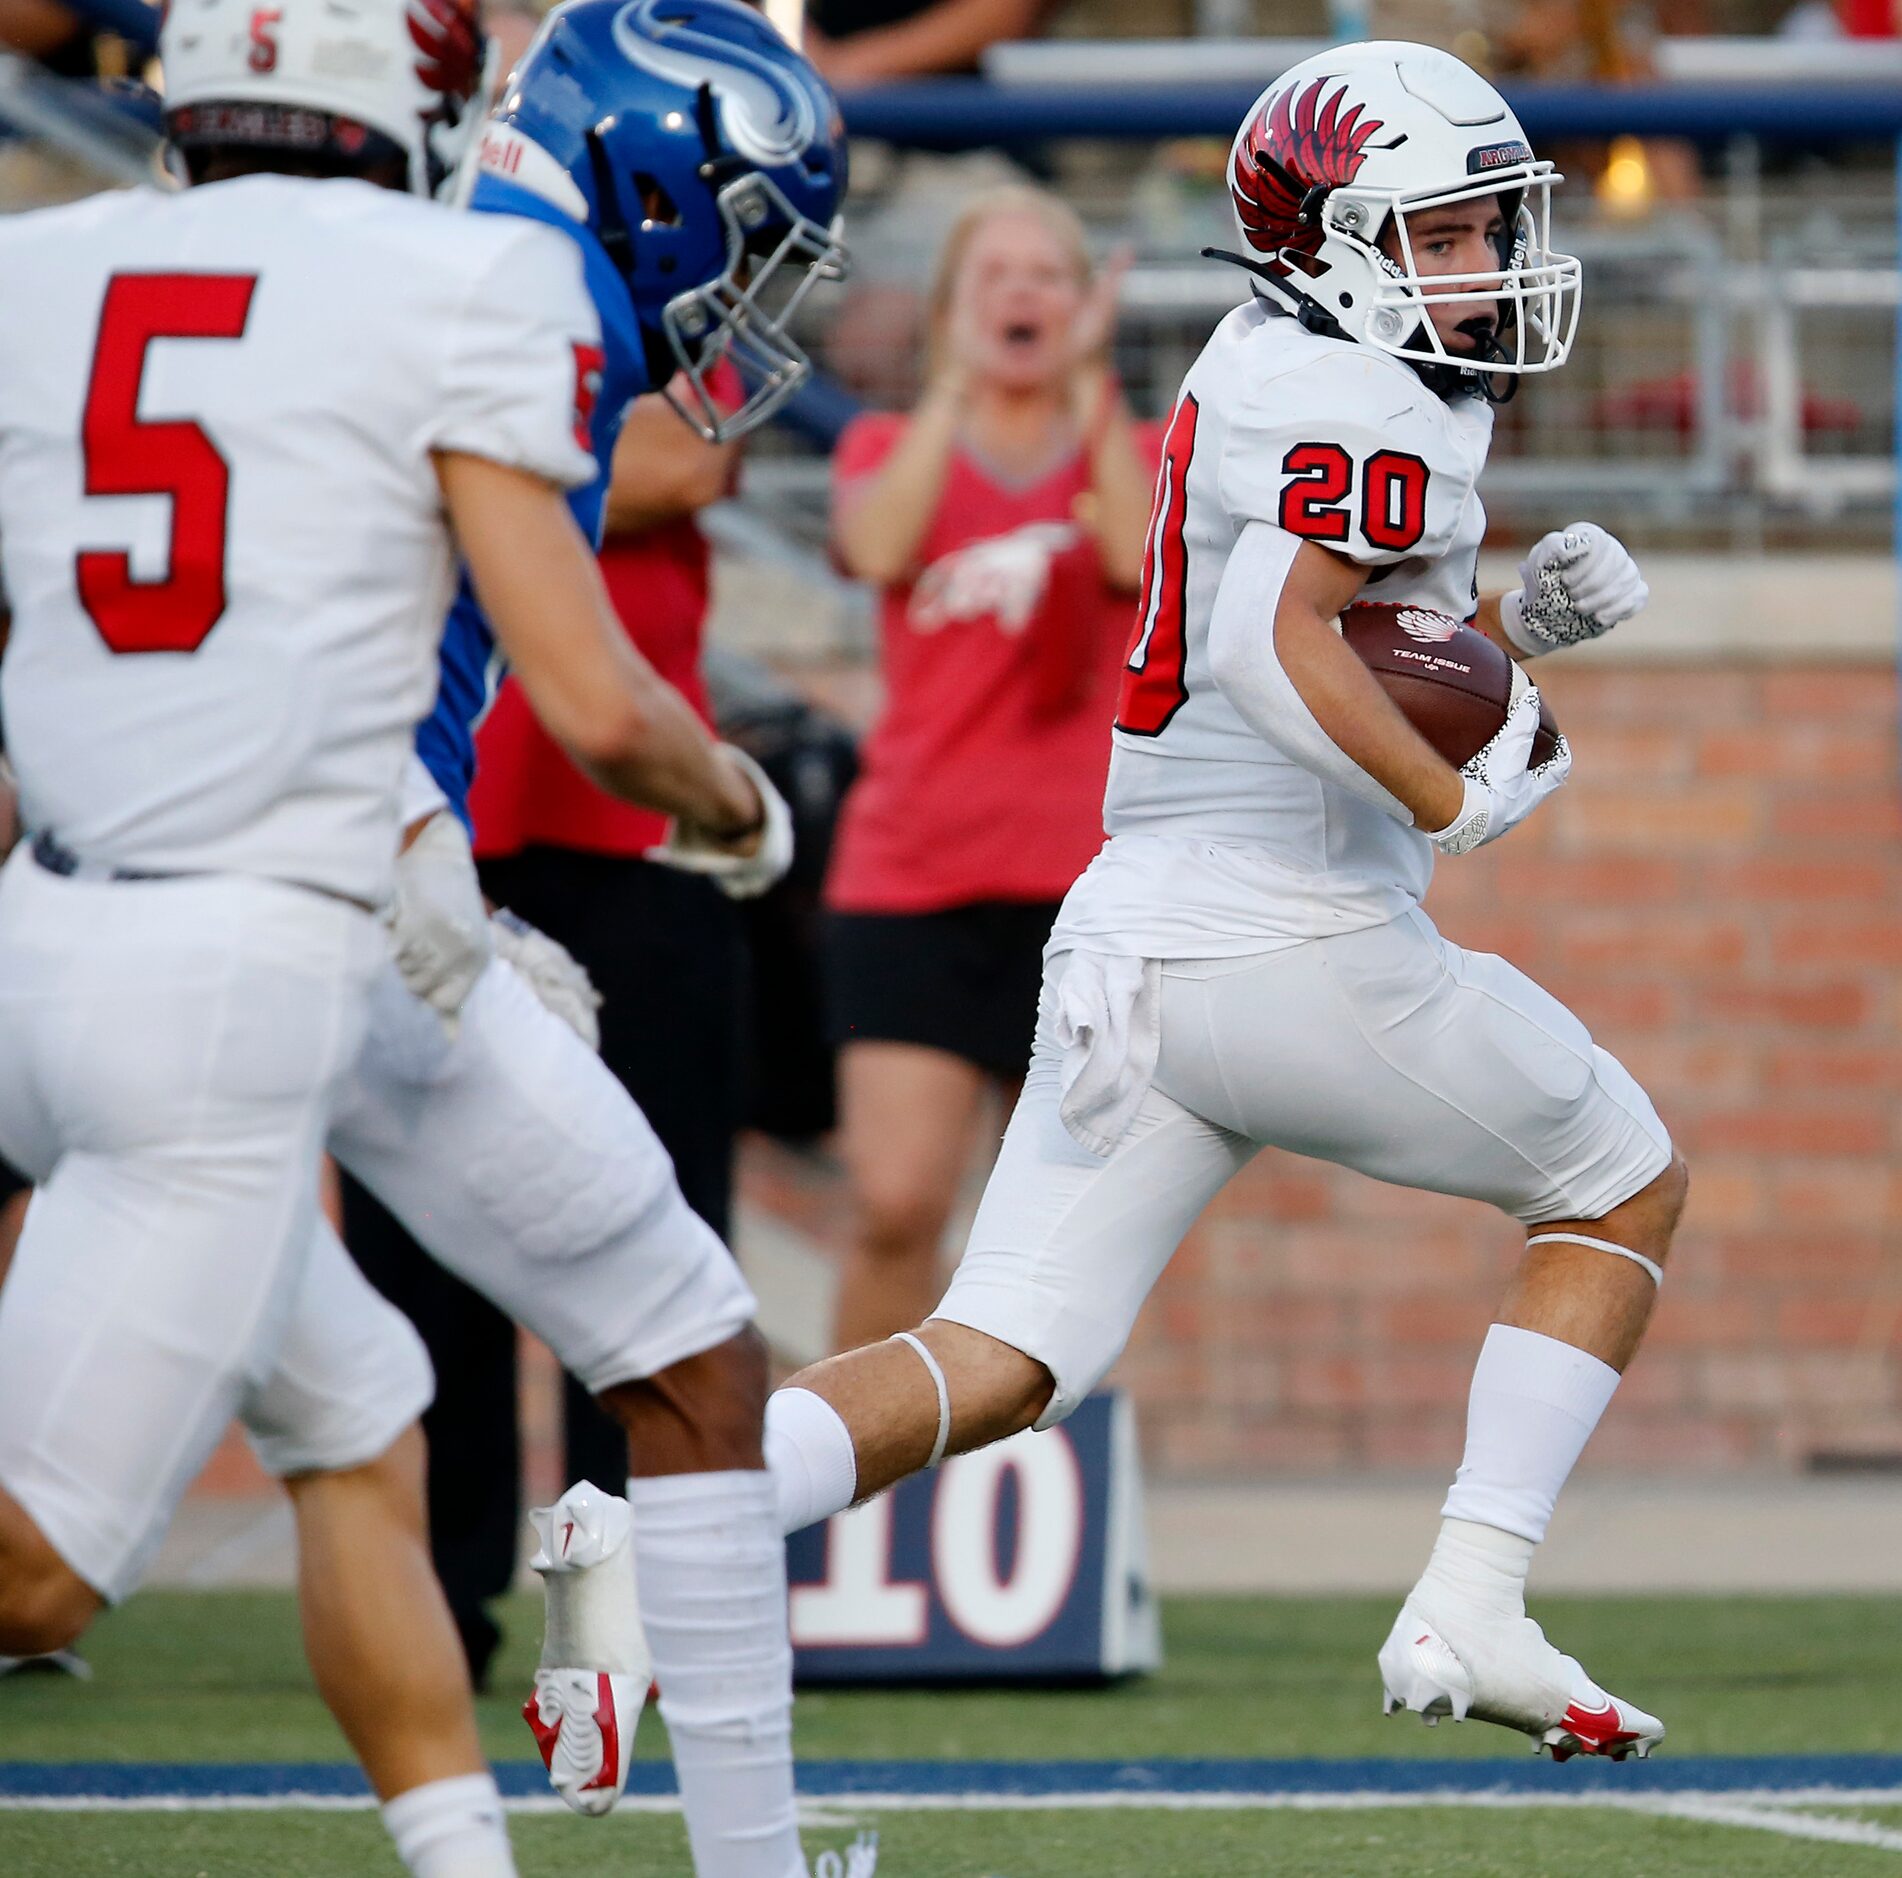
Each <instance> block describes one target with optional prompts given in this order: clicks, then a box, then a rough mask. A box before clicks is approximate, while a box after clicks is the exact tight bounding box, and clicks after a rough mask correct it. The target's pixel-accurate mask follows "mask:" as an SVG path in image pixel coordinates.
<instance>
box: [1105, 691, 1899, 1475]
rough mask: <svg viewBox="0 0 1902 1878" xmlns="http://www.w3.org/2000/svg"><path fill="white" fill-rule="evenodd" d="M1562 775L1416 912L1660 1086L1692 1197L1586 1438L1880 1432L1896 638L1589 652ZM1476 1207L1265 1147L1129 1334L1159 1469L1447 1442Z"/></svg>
mask: <svg viewBox="0 0 1902 1878" xmlns="http://www.w3.org/2000/svg"><path fill="white" fill-rule="evenodd" d="M1548 689H1549V693H1550V696H1551V698H1552V701H1553V704H1554V706H1555V708H1556V709H1557V711H1558V712H1559V715H1560V718H1561V721H1562V722H1563V723H1564V724H1565V726H1566V728H1567V729H1568V731H1570V733H1571V734H1572V736H1573V739H1574V741H1575V744H1576V747H1577V752H1578V760H1577V767H1576V768H1575V770H1574V772H1573V778H1572V781H1571V783H1570V785H1569V786H1568V787H1567V789H1566V790H1565V792H1564V793H1563V794H1562V795H1561V796H1559V797H1558V798H1556V799H1555V801H1554V802H1553V803H1552V804H1550V805H1549V806H1548V807H1547V808H1546V809H1545V810H1544V811H1542V813H1541V814H1540V815H1539V816H1538V817H1536V818H1535V819H1534V820H1533V821H1531V822H1529V823H1528V824H1526V826H1525V827H1523V828H1521V829H1520V830H1518V831H1517V832H1515V833H1514V835H1513V836H1512V837H1511V839H1510V840H1509V841H1506V842H1503V843H1501V844H1499V845H1498V846H1497V847H1494V848H1491V849H1488V850H1486V851H1484V852H1482V853H1481V854H1479V855H1476V856H1473V857H1470V858H1468V859H1466V860H1464V861H1458V862H1449V863H1446V864H1443V865H1442V867H1441V868H1440V871H1439V878H1438V880H1437V881H1436V883H1435V886H1434V890H1433V896H1432V899H1431V901H1430V903H1429V904H1430V910H1431V911H1432V913H1433V915H1434V917H1435V919H1436V920H1437V921H1438V922H1439V924H1440V925H1441V927H1442V929H1443V930H1444V931H1445V932H1446V933H1447V934H1448V935H1449V936H1450V937H1452V938H1455V939H1457V940H1458V941H1459V942H1460V943H1462V944H1464V945H1467V946H1470V947H1474V948H1477V949H1482V950H1492V951H1498V952H1502V953H1504V954H1505V955H1506V956H1507V957H1509V958H1510V959H1512V960H1513V961H1514V962H1515V963H1516V964H1518V965H1519V966H1521V967H1522V968H1523V969H1525V970H1526V971H1528V972H1530V973H1531V974H1532V975H1533V976H1534V977H1535V978H1537V979H1538V980H1539V981H1540V982H1541V983H1542V984H1544V985H1545V986H1546V987H1547V988H1548V989H1549V990H1551V991H1552V992H1554V993H1555V994H1556V995H1557V996H1559V997H1560V998H1562V999H1564V1000H1565V1001H1566V1003H1568V1004H1569V1005H1571V1006H1572V1008H1573V1009H1574V1010H1576V1011H1577V1012H1578V1014H1579V1015H1580V1016H1581V1017H1582V1018H1583V1019H1584V1020H1585V1021H1586V1022H1587V1023H1588V1024H1589V1025H1590V1026H1591V1028H1592V1030H1593V1032H1594V1034H1595V1035H1596V1037H1597V1039H1598V1041H1599V1042H1601V1043H1602V1044H1604V1045H1605V1046H1606V1047H1607V1048H1609V1049H1611V1050H1612V1051H1614V1052H1615V1053H1616V1054H1617V1055H1618V1056H1619V1057H1621V1058H1622V1059H1623V1060H1624V1062H1625V1063H1626V1065H1627V1066H1628V1067H1629V1068H1630V1069H1631V1070H1632V1071H1633V1072H1634V1073H1635V1074H1636V1075H1637V1076H1638V1078H1639V1079H1640V1080H1641V1081H1642V1082H1643V1083H1644V1084H1645V1086H1646V1087H1647V1088H1648V1089H1649V1090H1650V1091H1651V1093H1652V1095H1653V1097H1654V1099H1655V1100H1656V1101H1657V1103H1658V1106H1659V1109H1660V1111H1661V1112H1662V1113H1663V1115H1664V1117H1665V1120H1666V1122H1667V1123H1668V1124H1669V1125H1670V1127H1671V1129H1672V1131H1673V1133H1674V1134H1675V1135H1676V1137H1677V1139H1678V1141H1679V1144H1680V1146H1681V1147H1682V1149H1683V1150H1684V1152H1685V1154H1686V1155H1687V1156H1688V1158H1689V1160H1690V1163H1691V1172H1692V1194H1691V1202H1690V1208H1689V1211H1688V1214H1687V1216H1686V1220H1685V1225H1684V1229H1683V1233H1682V1236H1681V1238H1680V1240H1679V1245H1678V1251H1677V1253H1676V1256H1675V1257H1674V1259H1673V1263H1672V1276H1671V1280H1670V1283H1669V1284H1668V1285H1667V1287H1666V1289H1665V1293H1664V1297H1663V1300H1662V1302H1661V1305H1660V1308H1659V1313H1658V1316H1657V1318H1656V1320H1655V1321H1654V1326H1653V1329H1652V1333H1651V1336H1650V1339H1649V1341H1648V1343H1647V1345H1646V1347H1645V1349H1644V1351H1643V1352H1642V1354H1641V1355H1640V1357H1639V1359H1638V1361H1637V1363H1636V1364H1635V1365H1634V1367H1633V1370H1632V1372H1631V1374H1630V1376H1629V1377H1628V1378H1627V1380H1626V1382H1625V1385H1624V1386H1623V1388H1622V1389H1621V1390H1620V1392H1619V1396H1618V1399H1617V1402H1616V1404H1615V1405H1614V1407H1613V1410H1612V1412H1611V1414H1610V1415H1609V1416H1608V1417H1607V1419H1606V1421H1605V1424H1604V1426H1603V1428H1602V1429H1601V1431H1600V1433H1599V1435H1598V1437H1597V1440H1596V1441H1595V1442H1594V1444H1593V1448H1592V1453H1591V1460H1592V1464H1595V1465H1600V1466H1603V1465H1611V1466H1626V1467H1639V1468H1670V1467H1679V1466H1695V1467H1705V1466H1709V1467H1741V1466H1748V1465H1763V1464H1771V1465H1775V1464H1798V1463H1800V1462H1802V1461H1803V1460H1804V1458H1805V1457H1806V1456H1808V1455H1809V1454H1811V1453H1812V1452H1815V1451H1818V1450H1830V1451H1844V1450H1847V1451H1852V1452H1871V1451H1874V1452H1887V1451H1892V1452H1895V1453H1898V1454H1902V1152H1899V1150H1902V785H1899V784H1898V777H1897V751H1896V744H1895V722H1896V710H1897V697H1896V689H1895V683H1894V678H1893V674H1892V672H1891V671H1890V670H1889V669H1888V668H1887V667H1886V666H1879V665H1874V664H1870V665H1867V666H1841V665H1834V666H1813V667H1811V666H1801V665H1795V666H1792V665H1781V666H1777V667H1773V668H1759V669H1754V670H1753V669H1747V668H1742V667H1738V666H1735V665H1733V666H1730V667H1728V668H1726V667H1722V666H1719V667H1710V666H1704V667H1699V668H1695V669H1692V668H1676V669H1672V668H1659V667H1649V666H1647V667H1635V666H1634V667H1619V666H1615V665H1588V666H1587V665H1581V666H1575V667H1574V668H1573V669H1571V670H1568V671H1562V672H1554V673H1553V674H1552V675H1551V681H1550V684H1549V687H1548ZM1518 1244H1519V1236H1518V1233H1517V1230H1516V1229H1515V1228H1514V1227H1513V1226H1512V1224H1511V1223H1510V1222H1508V1221H1505V1220H1503V1219H1501V1218H1500V1217H1499V1216H1497V1215H1495V1214H1493V1213H1491V1212H1490V1211H1489V1210H1487V1209H1485V1208H1483V1207H1479V1206H1475V1205H1473V1204H1471V1203H1467V1202H1462V1201H1457V1200H1448V1199H1444V1198H1441V1197H1438V1196H1432V1195H1424V1194H1412V1193H1406V1192H1401V1191H1398V1190H1396V1189H1392V1188H1383V1187H1380V1186H1377V1185H1376V1184H1374V1183H1373V1182H1371V1181H1367V1180H1364V1179H1361V1178H1360V1177H1358V1176H1356V1175H1352V1174H1346V1173H1341V1172H1338V1171H1336V1170H1333V1169H1330V1168H1325V1167H1321V1166H1319V1165H1317V1164H1315V1163H1312V1162H1306V1161H1300V1160H1296V1159H1293V1158H1292V1157H1289V1156H1286V1155H1281V1154H1277V1153H1273V1152H1270V1153H1266V1154H1263V1155H1262V1156H1260V1157H1259V1159H1258V1160H1257V1161H1256V1162H1255V1163H1254V1165H1253V1166H1251V1167H1250V1168H1249V1169H1248V1170H1247V1171H1246V1172H1245V1173H1244V1174H1243V1175H1242V1177H1241V1178H1240V1179H1239V1180H1237V1181H1236V1182H1234V1183H1233V1184H1232V1185H1231V1187H1230V1188H1229V1189H1228V1191H1227V1192H1226V1193H1224V1194H1223V1195H1222V1196H1221V1198H1220V1199H1219V1200H1218V1202H1217V1203H1216V1205H1215V1206H1214V1207H1213V1208H1212V1209H1211V1210H1210V1212H1209V1214H1208V1215H1207V1216H1206V1217H1205V1218H1204V1220H1203V1221H1202V1223H1201V1225H1200V1226H1199V1227H1198V1228H1197V1230H1196V1232H1195V1233H1194V1235H1193V1236H1192V1237H1191V1239H1190V1240H1189V1241H1188V1243H1187V1244H1186V1245H1185V1246H1184V1247H1183V1249H1182V1251H1181V1253H1180V1254H1179V1255H1178V1257H1177V1259H1176V1262H1175V1264H1174V1266H1173V1267H1172V1268H1171V1270H1170V1271H1169V1273H1168V1274H1167V1276H1166V1277H1165V1278H1164V1280H1163V1282H1162V1284H1161V1286H1160V1287H1159V1289H1158V1291H1157V1293H1156V1296H1155V1299H1154V1300H1153V1303H1152V1306H1151V1310H1150V1314H1149V1317H1148V1320H1147V1322H1146V1323H1145V1324H1144V1325H1143V1326H1142V1327H1141V1328H1140V1329H1139V1331H1138V1333H1137V1336H1136V1340H1135V1342H1134V1344H1133V1345H1132V1347H1131V1351H1130V1354H1129V1356H1128V1357H1127V1358H1126V1359H1125V1363H1124V1367H1123V1371H1122V1376H1123V1379H1124V1380H1126V1381H1128V1382H1129V1383H1130V1384H1131V1385H1132V1386H1133V1387H1134V1388H1135V1389H1136V1390H1137V1392H1138V1394H1139V1397H1140V1398H1141V1401H1142V1404H1143V1429H1144V1446H1145V1450H1146V1452H1147V1454H1148V1456H1149V1458H1150V1460H1151V1463H1152V1464H1153V1465H1156V1466H1158V1467H1160V1468H1162V1469H1165V1470H1170V1471H1178V1472H1191V1473H1214V1472H1234V1471H1243V1472H1247V1471H1270V1470H1276V1469H1288V1470H1310V1469H1312V1470H1319V1469H1331V1468H1335V1467H1340V1466H1344V1465H1346V1466H1368V1467H1414V1466H1422V1465H1426V1466H1432V1467H1435V1468H1438V1467H1445V1466H1448V1465H1449V1464H1450V1463H1451V1461H1452V1460H1453V1459H1454V1458H1455V1457H1456V1456H1457V1453H1458V1447H1459V1431H1460V1425H1461V1417H1462V1411H1463V1401H1464V1392H1465V1386H1466V1380H1467V1377H1468V1374H1469V1371H1470V1367H1471V1363H1472V1357H1473V1353H1474V1351H1475V1349H1476V1348H1477V1345H1478V1342H1479V1339H1480V1337H1481V1336H1482V1335H1483V1333H1484V1329H1485V1326H1486V1323H1487V1322H1488V1320H1489V1316H1490V1310H1491V1305H1492V1302H1493V1300H1494V1298H1495V1296H1496V1295H1497V1291H1498V1287H1499V1284H1500V1281H1501V1279H1502V1277H1503V1275H1504V1274H1505V1272H1506V1271H1507V1270H1508V1269H1509V1267H1510V1265H1511V1263H1512V1261H1513V1259H1514V1258H1515V1256H1516V1253H1517V1247H1518Z"/></svg>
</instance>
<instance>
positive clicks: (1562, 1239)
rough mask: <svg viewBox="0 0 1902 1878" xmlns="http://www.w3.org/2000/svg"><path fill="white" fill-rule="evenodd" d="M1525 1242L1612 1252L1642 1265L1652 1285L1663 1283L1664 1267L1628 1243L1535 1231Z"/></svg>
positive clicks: (1574, 1233) (1577, 1233) (1571, 1234)
mask: <svg viewBox="0 0 1902 1878" xmlns="http://www.w3.org/2000/svg"><path fill="white" fill-rule="evenodd" d="M1526 1244H1527V1245H1528V1246H1535V1245H1584V1246H1590V1247H1591V1249H1592V1250H1593V1251H1594V1252H1613V1253H1616V1254H1617V1256H1618V1257H1619V1258H1621V1259H1629V1260H1630V1261H1631V1262H1632V1264H1634V1265H1642V1266H1643V1267H1644V1268H1645V1270H1646V1271H1648V1272H1649V1273H1650V1274H1651V1282H1652V1283H1653V1284H1654V1285H1661V1284H1663V1283H1664V1267H1663V1266H1662V1265H1660V1264H1658V1263H1657V1262H1656V1261H1655V1260H1653V1259H1648V1258H1646V1257H1645V1255H1644V1254H1643V1253H1642V1252H1634V1251H1632V1249H1631V1248H1630V1246H1628V1245H1614V1244H1613V1243H1612V1242H1611V1241H1610V1240H1609V1239H1588V1238H1586V1237H1585V1235H1584V1234H1583V1233H1582V1232H1535V1233H1534V1234H1533V1235H1532V1236H1531V1237H1530V1238H1529V1239H1527V1241H1526Z"/></svg>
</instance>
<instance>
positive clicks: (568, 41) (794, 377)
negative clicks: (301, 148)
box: [481, 0, 846, 442]
mask: <svg viewBox="0 0 1902 1878" xmlns="http://www.w3.org/2000/svg"><path fill="white" fill-rule="evenodd" d="M496 123H497V125H498V126H500V127H502V128H501V129H500V130H499V131H498V133H497V138H496V139H495V140H491V143H490V145H489V147H488V148H487V149H486V150H485V153H484V156H483V157H482V159H481V164H482V167H484V168H487V169H490V170H494V171H497V172H499V173H502V174H505V175H507V176H509V177H510V179H511V180H514V181H517V182H519V183H521V184H523V185H524V186H526V187H528V188H530V189H534V190H536V191H537V192H538V193H541V194H543V195H545V196H547V197H548V198H549V199H550V200H553V201H556V202H558V203H559V204H560V205H561V206H563V207H565V208H566V209H567V210H568V211H569V212H570V213H571V214H574V215H576V217H577V219H580V220H584V221H585V222H586V224H587V226H588V227H589V229H590V230H591V231H592V232H593V234H594V235H595V237H596V239H597V240H598V241H599V242H600V243H601V246H602V248H603V250H604V252H605V253H606V254H607V257H608V259H609V261H610V262H611V263H612V264H613V266H614V268H615V270H616V271H617V272H618V273H619V274H620V276H621V278H622V279H623V280H624V281H625V282H626V284H627V287H628V292H629V295H630V297H631V298H632V301H633V305H634V312H635V316H636V319H637V320H638V321H639V324H640V328H641V333H642V338H643V340H644V342H645V345H646V350H647V358H648V367H649V371H650V373H651V375H652V376H653V378H654V380H655V383H656V384H657V385H659V386H660V387H662V388H663V389H664V390H665V391H666V393H667V396H668V398H669V400H670V401H671V402H672V403H673V405H674V407H675V409H676V410H678V411H679V412H680V414H681V415H682V416H683V417H684V418H685V419H686V421H687V422H688V423H689V424H690V425H691V426H692V427H693V428H694V429H695V430H697V431H698V432H699V433H700V434H701V435H702V436H703V437H705V438H707V439H708V440H709V441H711V442H724V441H727V440H729V439H731V438H734V437H738V436H742V435H744V434H745V433H746V432H747V431H749V430H751V429H753V428H754V427H755V426H756V425H758V424H759V423H761V422H762V421H763V420H764V419H765V418H766V417H768V416H769V415H770V414H771V413H772V412H773V411H775V410H777V409H778V408H779V406H780V405H781V404H783V403H784V402H785V401H786V399H787V398H788V397H789V396H791V394H792V393H793V392H794V391H795V390H796V389H797V388H798V387H799V385H800V384H801V383H803V382H804V380H805V379H806V377H807V376H808V375H809V374H810V372H811V369H812V368H811V362H810V360H809V359H808V358H807V356H806V354H805V351H804V350H803V348H802V347H801V346H800V345H799V343H798V341H797V340H795V339H794V338H793V337H792V335H791V332H790V330H789V328H790V325H791V322H792V319H793V316H794V314H795V313H796V312H797V310H798V308H799V306H800V305H801V303H802V302H803V301H804V300H805V297H806V295H807V294H808V293H809V292H810V291H811V290H812V287H813V285H814V284H815V283H816V282H818V281H820V280H837V279H840V278H842V277H843V275H844V272H845V263H846V255H845V248H844V244H843V242H842V240H841V239H840V234H839V206H840V203H841V201H842V199H843V197H844V194H845V180H846V161H845V140H844V131H843V126H842V125H841V123H840V120H839V115H838V107H837V104H836V103H835V102H834V100H833V98H832V94H831V93H830V92H829V91H828V90H827V89H826V87H825V84H824V82H823V81H822V80H821V79H820V78H819V76H818V74H817V73H816V72H815V71H814V70H813V69H812V67H811V65H810V64H808V63H807V61H806V60H805V59H804V58H803V57H802V56H801V55H800V54H799V53H797V52H795V51H794V50H793V49H792V47H790V46H789V45H787V44H786V42H785V41H784V40H783V39H781V38H780V36H779V35H778V33H777V32H775V31H774V29H773V28H772V27H771V26H770V25H769V24H768V23H767V22H766V20H765V19H764V18H763V17H762V16H761V15H759V14H758V13H756V12H754V11H753V10H752V8H750V7H748V6H745V5H743V4H741V0H569V4H568V5H566V6H563V7H560V8H558V9H557V10H556V11H555V12H553V13H551V14H550V15H549V17H548V19H547V21H546V22H545V23H544V25H543V27H542V30H541V32H540V33H539V34H538V35H537V37H536V40H535V43H534V44H533V45H532V46H531V47H530V48H529V50H528V52H527V53H526V54H525V55H524V57H523V59H522V62H521V64H520V65H519V66H518V67H517V68H516V70H515V72H514V73H513V75H512V76H511V78H510V80H509V84H508V88H507V91H506V92H505V94H504V96H503V100H502V104H501V107H500V109H499V110H498V111H497V113H496ZM523 141H525V142H526V144H527V145H529V146H532V148H531V149H529V150H527V151H524V150H523V149H522V148H521V147H520V144H521V142H523ZM498 153H499V154H498ZM524 158H526V159H527V160H524ZM723 359H730V360H731V361H732V362H733V364H734V365H735V366H736V367H737V368H738V370H739V373H740V377H741V380H742V383H743V385H744V387H745V396H744V399H743V401H742V402H741V404H740V406H739V408H738V409H737V410H735V411H731V412H725V411H722V410H721V409H720V407H719V406H718V405H717V404H716V403H715V402H714V399H713V397H712V394H711V392H710V391H709V388H708V379H709V377H710V375H711V374H712V372H713V370H714V368H715V366H717V365H718V364H719V363H720V361H721V360H723Z"/></svg>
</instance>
